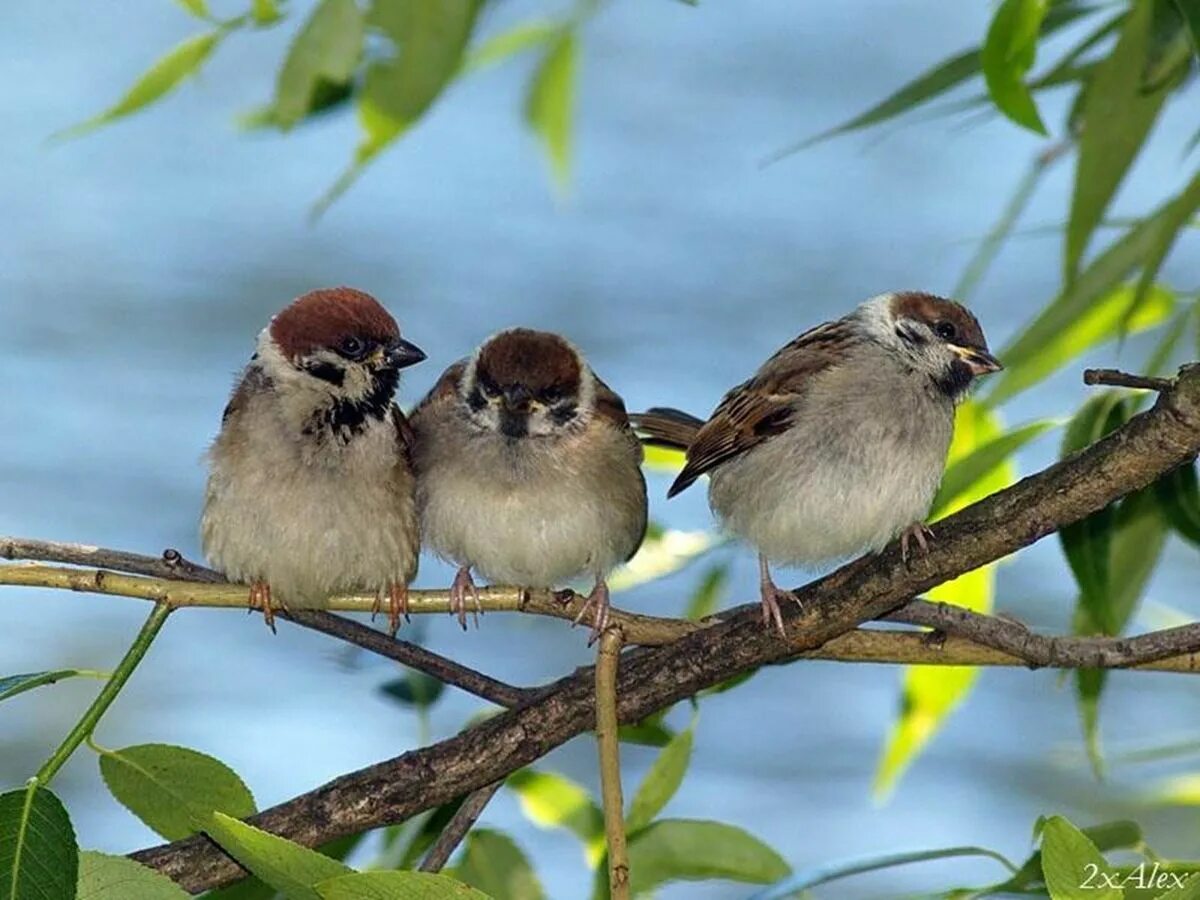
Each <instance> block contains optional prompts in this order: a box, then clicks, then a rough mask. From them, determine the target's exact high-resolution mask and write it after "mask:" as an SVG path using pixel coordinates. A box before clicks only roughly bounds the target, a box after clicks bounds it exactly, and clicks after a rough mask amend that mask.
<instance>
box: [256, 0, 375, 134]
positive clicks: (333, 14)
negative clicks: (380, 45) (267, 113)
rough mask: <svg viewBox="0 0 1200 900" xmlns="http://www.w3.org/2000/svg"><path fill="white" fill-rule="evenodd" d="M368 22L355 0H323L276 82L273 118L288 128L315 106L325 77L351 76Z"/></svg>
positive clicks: (339, 79) (336, 80) (290, 50)
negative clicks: (365, 24)
mask: <svg viewBox="0 0 1200 900" xmlns="http://www.w3.org/2000/svg"><path fill="white" fill-rule="evenodd" d="M363 34H364V23H363V15H362V12H361V11H360V10H359V8H358V4H357V3H355V0H321V2H320V3H319V4H318V5H317V7H316V9H314V10H313V12H312V15H310V16H309V17H308V21H306V22H305V23H304V25H303V26H302V27H301V29H300V31H299V33H298V34H297V35H296V37H295V39H294V40H293V41H292V45H291V47H289V48H288V52H287V56H286V57H285V58H284V61H283V66H282V67H281V68H280V70H279V77H278V78H277V79H276V82H275V102H274V104H273V107H274V115H273V119H274V122H275V124H276V125H277V126H278V127H280V128H282V129H285V130H286V129H288V128H291V127H292V126H293V125H295V124H296V123H297V122H299V121H300V120H301V119H303V118H304V117H305V116H306V115H307V114H308V113H309V111H310V110H311V109H312V101H313V96H314V94H315V92H316V90H317V85H318V84H319V83H320V82H321V81H322V80H325V81H331V82H333V83H335V84H343V83H345V82H347V81H349V80H350V79H351V77H352V76H353V75H354V71H355V69H357V68H358V60H359V57H360V56H361V55H362V44H363Z"/></svg>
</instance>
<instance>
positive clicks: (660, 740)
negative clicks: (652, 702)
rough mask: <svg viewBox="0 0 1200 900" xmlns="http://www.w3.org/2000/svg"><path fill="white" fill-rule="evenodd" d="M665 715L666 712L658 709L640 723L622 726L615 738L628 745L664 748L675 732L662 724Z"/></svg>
mask: <svg viewBox="0 0 1200 900" xmlns="http://www.w3.org/2000/svg"><path fill="white" fill-rule="evenodd" d="M666 714H667V710H665V709H660V710H659V711H658V712H656V713H651V714H650V715H648V716H646V718H644V719H642V721H640V722H634V723H633V724H632V725H622V726H621V727H620V728H619V729H618V731H617V736H618V737H619V738H620V739H621V740H622V741H623V742H625V743H628V744H641V745H642V746H645V747H665V746H667V744H669V743H671V741H672V740H673V739H674V738H675V732H674V731H672V730H671V729H670V728H668V727H667V726H666V725H665V724H664V723H663V720H664V719H665V718H666Z"/></svg>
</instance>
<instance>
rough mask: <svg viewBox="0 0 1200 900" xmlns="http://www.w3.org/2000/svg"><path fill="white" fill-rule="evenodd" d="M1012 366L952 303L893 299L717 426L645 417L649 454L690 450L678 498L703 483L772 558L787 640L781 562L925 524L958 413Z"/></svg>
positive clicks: (718, 509)
mask: <svg viewBox="0 0 1200 900" xmlns="http://www.w3.org/2000/svg"><path fill="white" fill-rule="evenodd" d="M1001 368H1002V366H1001V364H1000V362H999V361H998V360H997V359H996V358H995V357H994V356H993V355H992V354H991V353H990V352H989V351H988V346H987V341H986V340H985V338H984V336H983V329H982V328H981V327H980V325H979V322H978V320H976V318H975V316H973V315H972V314H971V313H970V312H968V311H967V310H966V309H965V308H964V307H962V306H961V305H959V304H958V303H955V302H954V301H952V300H947V299H945V298H943V297H937V296H934V295H932V294H927V293H922V292H919V291H904V292H899V293H889V294H883V295H880V296H877V297H873V298H871V299H870V300H867V301H866V302H865V303H863V304H862V305H861V306H859V307H858V308H857V309H855V310H854V311H853V312H851V313H850V314H849V315H847V316H845V317H843V318H841V319H837V320H836V321H833V322H826V323H824V324H822V325H818V326H817V327H815V328H813V329H811V330H809V331H806V332H804V333H803V334H801V335H800V336H799V337H797V338H795V339H794V340H792V341H791V342H790V343H788V344H787V345H785V346H784V347H782V348H781V349H780V350H779V351H778V352H777V353H775V355H774V356H772V357H771V358H770V359H768V360H767V361H766V362H765V363H764V364H763V365H762V367H761V368H760V369H759V370H758V371H757V372H756V373H755V374H754V376H753V377H752V378H750V380H749V381H745V382H743V383H742V384H739V385H738V386H737V387H735V388H733V389H732V390H731V391H729V393H727V394H726V395H725V397H724V399H722V400H721V402H720V404H719V405H718V406H717V408H716V410H715V411H714V412H713V414H712V415H711V416H710V417H709V419H708V421H703V420H701V419H697V418H695V417H694V416H690V415H688V414H687V413H683V412H680V411H679V410H675V409H668V408H656V409H651V410H648V411H647V412H646V413H644V414H641V415H635V416H633V417H632V419H633V422H634V425H635V427H636V428H637V429H638V430H639V431H640V432H641V433H642V434H643V435H644V436H645V439H646V440H647V442H648V443H655V444H660V445H664V446H668V447H675V448H678V449H682V450H684V451H686V458H687V462H686V464H685V465H684V467H683V470H682V471H681V472H680V473H679V476H678V477H677V478H676V479H675V482H674V483H673V484H672V485H671V487H670V489H669V490H668V491H667V496H668V497H673V496H675V495H676V494H678V493H679V492H680V491H682V490H684V489H685V488H687V487H688V486H689V485H691V484H692V483H693V482H694V481H695V480H696V479H697V478H699V477H700V476H701V475H708V476H709V486H708V498H709V505H710V506H711V507H712V510H713V512H714V514H715V515H716V516H717V517H718V518H719V519H720V520H721V522H722V523H723V524H724V526H725V527H726V529H727V530H729V531H730V532H732V533H733V534H734V535H735V536H737V537H740V538H742V539H743V540H745V541H747V542H748V543H750V544H751V545H752V546H754V547H755V548H756V549H757V550H758V561H759V580H760V594H761V598H762V613H763V622H764V624H765V625H768V626H769V625H770V623H771V622H774V624H775V627H776V628H777V629H778V630H779V631H780V633H781V634H782V633H783V617H782V615H781V613H780V609H779V600H780V599H782V598H783V597H784V596H787V597H791V598H792V599H795V596H794V595H793V594H791V593H790V592H788V591H783V590H781V589H779V588H778V587H776V585H775V583H774V581H773V580H772V579H771V572H770V567H769V565H770V563H772V562H774V563H780V564H787V565H802V566H816V565H820V564H823V563H828V562H832V561H835V560H839V559H844V558H847V557H849V556H852V555H857V554H859V553H862V552H864V551H868V550H870V551H875V552H878V551H880V550H882V549H883V548H884V547H885V546H887V545H888V544H889V543H890V542H891V541H892V539H893V538H895V537H896V536H897V535H900V536H901V552H902V555H903V557H904V560H905V562H906V563H907V561H908V549H909V542H910V540H913V539H915V540H916V542H917V543H918V544H919V545H920V547H921V549H922V550H926V549H927V542H928V538H929V537H930V536H932V532H931V531H930V530H929V529H928V528H927V527H926V526H925V525H924V524H923V520H924V518H925V516H926V515H928V513H929V508H930V506H931V505H932V503H933V497H934V494H935V493H936V492H937V488H938V483H939V482H940V481H941V478H942V472H943V471H944V469H945V466H946V454H947V451H948V450H949V447H950V439H951V437H952V435H953V431H954V410H955V406H956V405H957V404H958V403H959V402H960V401H961V400H963V399H964V398H965V397H966V395H967V393H968V391H969V389H970V388H971V385H972V383H973V382H974V381H975V379H976V377H977V376H980V375H984V374H986V373H988V372H995V371H998V370H1000V369H1001Z"/></svg>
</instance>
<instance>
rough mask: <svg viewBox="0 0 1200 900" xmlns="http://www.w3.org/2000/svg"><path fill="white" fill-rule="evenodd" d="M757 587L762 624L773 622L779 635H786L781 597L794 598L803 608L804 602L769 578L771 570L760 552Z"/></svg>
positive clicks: (767, 624) (766, 624)
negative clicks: (780, 604) (760, 598)
mask: <svg viewBox="0 0 1200 900" xmlns="http://www.w3.org/2000/svg"><path fill="white" fill-rule="evenodd" d="M758 587H759V593H760V595H761V597H762V616H763V625H765V626H766V627H768V628H769V627H770V626H771V623H772V622H774V624H775V629H776V631H778V632H779V635H780V637H783V636H786V632H785V631H784V628H783V613H782V612H780V610H779V601H780V600H782V599H789V600H794V601H796V605H797V606H799V607H800V608H801V609H803V608H804V604H803V603H801V602H800V598H799V597H797V596H796V595H795V594H794V593H792V592H791V591H785V590H784V589H783V588H781V587H778V586H777V585H776V584H775V582H774V581H772V580H771V570H770V568H769V567H768V566H767V558H766V557H765V556H763V555H762V554H761V553H760V554H759V555H758Z"/></svg>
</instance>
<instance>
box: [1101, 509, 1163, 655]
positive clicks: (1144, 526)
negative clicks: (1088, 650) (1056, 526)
mask: <svg viewBox="0 0 1200 900" xmlns="http://www.w3.org/2000/svg"><path fill="white" fill-rule="evenodd" d="M1166 538H1167V523H1166V521H1165V520H1164V519H1163V516H1162V513H1161V511H1160V509H1159V504H1158V501H1157V499H1156V497H1155V488H1154V486H1153V485H1151V486H1150V487H1148V488H1143V489H1142V490H1140V491H1138V492H1137V493H1135V494H1130V495H1129V496H1128V497H1126V498H1125V499H1124V500H1122V501H1121V502H1120V504H1119V505H1118V506H1117V516H1116V528H1115V531H1114V533H1113V540H1112V547H1111V550H1110V553H1111V557H1110V560H1109V572H1110V592H1111V596H1110V603H1111V605H1112V610H1113V614H1114V617H1115V622H1116V625H1117V627H1118V628H1119V629H1121V630H1123V629H1124V628H1125V626H1126V625H1127V624H1128V623H1129V621H1130V619H1132V618H1133V614H1134V612H1135V610H1136V609H1137V602H1138V600H1139V599H1140V598H1141V596H1142V592H1143V591H1144V590H1145V588H1146V584H1147V582H1149V580H1150V576H1151V575H1152V574H1153V573H1154V569H1155V567H1157V565H1158V559H1159V557H1160V556H1161V555H1162V549H1163V545H1164V544H1165V543H1166ZM1118 633H1119V632H1118Z"/></svg>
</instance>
